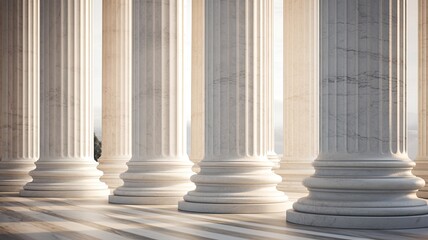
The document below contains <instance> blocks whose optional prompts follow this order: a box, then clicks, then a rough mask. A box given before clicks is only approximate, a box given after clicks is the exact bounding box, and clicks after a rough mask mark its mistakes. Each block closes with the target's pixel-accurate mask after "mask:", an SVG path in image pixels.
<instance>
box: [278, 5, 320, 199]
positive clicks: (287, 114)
mask: <svg viewBox="0 0 428 240" xmlns="http://www.w3.org/2000/svg"><path fill="white" fill-rule="evenodd" d="M317 4H318V3H317V1H313V0H301V1H293V0H285V1H284V95H283V97H284V116H283V121H284V132H283V136H284V153H283V157H282V161H281V168H280V169H278V170H276V173H277V174H279V175H281V177H282V182H281V184H279V185H278V189H280V190H282V191H285V192H307V189H306V187H304V186H303V185H302V181H303V179H304V178H306V177H308V176H310V175H311V174H313V172H314V170H313V167H312V165H311V164H312V162H313V160H314V159H315V158H316V156H317V154H318V145H319V136H318V135H319V134H318V131H319V130H318V106H319V105H318V98H319V96H318V85H319V84H318V82H319V77H318V64H319V61H318V57H317V56H318V24H319V21H318V8H317ZM302 29H305V30H304V31H302Z"/></svg>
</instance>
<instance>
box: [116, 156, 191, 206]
mask: <svg viewBox="0 0 428 240" xmlns="http://www.w3.org/2000/svg"><path fill="white" fill-rule="evenodd" d="M127 165H128V171H126V172H124V173H122V174H121V176H120V177H121V179H123V181H124V184H123V186H120V187H118V188H117V189H116V190H114V192H113V195H110V196H109V202H110V203H117V204H132V205H177V203H178V202H179V201H180V200H183V195H184V194H186V192H187V191H189V190H192V189H193V188H194V185H193V184H192V183H191V182H190V181H189V178H190V176H191V175H193V172H192V171H191V167H192V163H191V162H190V161H189V160H188V159H187V158H175V159H172V160H170V161H168V160H165V159H159V160H150V161H149V160H145V161H139V160H137V159H134V160H131V161H129V162H128V163H127Z"/></svg>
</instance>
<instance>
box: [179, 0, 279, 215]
mask: <svg viewBox="0 0 428 240" xmlns="http://www.w3.org/2000/svg"><path fill="white" fill-rule="evenodd" d="M195 3H196V4H195ZM193 4H194V5H193V6H194V7H195V9H198V11H201V12H199V14H197V15H195V17H200V18H202V19H195V18H194V21H201V22H204V23H205V25H204V26H199V28H196V29H194V30H197V31H202V32H203V33H204V34H202V33H201V32H199V34H195V35H194V37H197V38H198V41H201V42H203V44H204V49H203V54H204V61H205V69H204V91H205V92H204V96H205V106H204V107H205V110H204V113H205V117H204V118H205V126H204V131H205V133H204V134H205V146H204V158H203V159H202V161H200V162H199V166H200V168H201V170H200V172H199V173H198V174H197V175H194V176H192V178H191V179H192V181H193V182H194V183H195V184H196V189H195V190H194V191H191V192H189V193H188V194H187V195H185V196H184V201H182V202H180V203H179V205H178V208H179V209H180V210H184V211H193V212H209V213H254V212H258V213H260V212H278V211H284V209H285V206H286V200H287V197H286V196H285V195H284V193H282V192H280V191H278V190H277V189H276V185H277V184H278V183H279V182H280V181H281V178H280V177H279V176H278V175H276V174H274V173H273V172H272V167H273V166H274V163H273V162H271V161H269V160H268V158H267V156H266V154H267V144H266V141H265V138H266V136H267V135H266V118H265V117H264V116H265V115H264V114H266V88H267V86H268V85H267V84H266V82H265V81H264V80H265V78H266V77H267V75H266V74H267V72H268V71H267V70H268V67H269V66H267V62H266V59H265V58H264V57H265V56H267V55H265V54H268V53H267V52H266V51H268V50H269V47H268V42H267V40H269V39H267V38H264V36H265V34H266V33H267V32H269V31H270V28H271V25H270V24H269V23H270V21H269V18H271V17H272V15H271V11H270V9H269V5H270V4H268V1H263V0H255V1H248V2H245V4H244V2H241V1H229V2H226V1H218V0H214V1H195V2H193ZM246 31H249V32H248V33H247V32H246ZM194 41H196V39H194ZM199 50H200V48H199Z"/></svg>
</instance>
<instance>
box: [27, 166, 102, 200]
mask: <svg viewBox="0 0 428 240" xmlns="http://www.w3.org/2000/svg"><path fill="white" fill-rule="evenodd" d="M36 165H37V168H36V169H35V170H33V171H31V172H30V176H32V177H33V181H32V182H29V183H27V184H26V185H25V186H24V188H23V190H21V191H20V196H22V197H55V198H74V197H76V198H77V197H78V198H80V197H104V196H108V194H109V193H110V191H109V189H108V188H107V185H106V184H104V183H103V182H101V181H99V178H100V177H101V175H102V173H101V171H98V170H96V165H97V163H96V162H94V161H93V162H90V160H89V159H71V160H67V161H57V160H46V161H40V160H39V161H38V162H37V163H36Z"/></svg>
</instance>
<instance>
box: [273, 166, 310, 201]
mask: <svg viewBox="0 0 428 240" xmlns="http://www.w3.org/2000/svg"><path fill="white" fill-rule="evenodd" d="M312 161H313V159H312V160H310V159H299V160H293V161H289V160H284V162H283V163H281V167H280V168H279V169H277V170H275V173H276V174H278V175H280V176H281V177H282V182H281V183H280V184H278V186H277V188H278V190H280V191H284V192H287V193H288V192H293V193H307V192H308V189H307V188H306V187H305V186H303V180H304V179H305V178H307V177H309V176H311V175H312V174H313V173H314V172H315V171H314V168H313V167H312V163H311V162H312Z"/></svg>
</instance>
